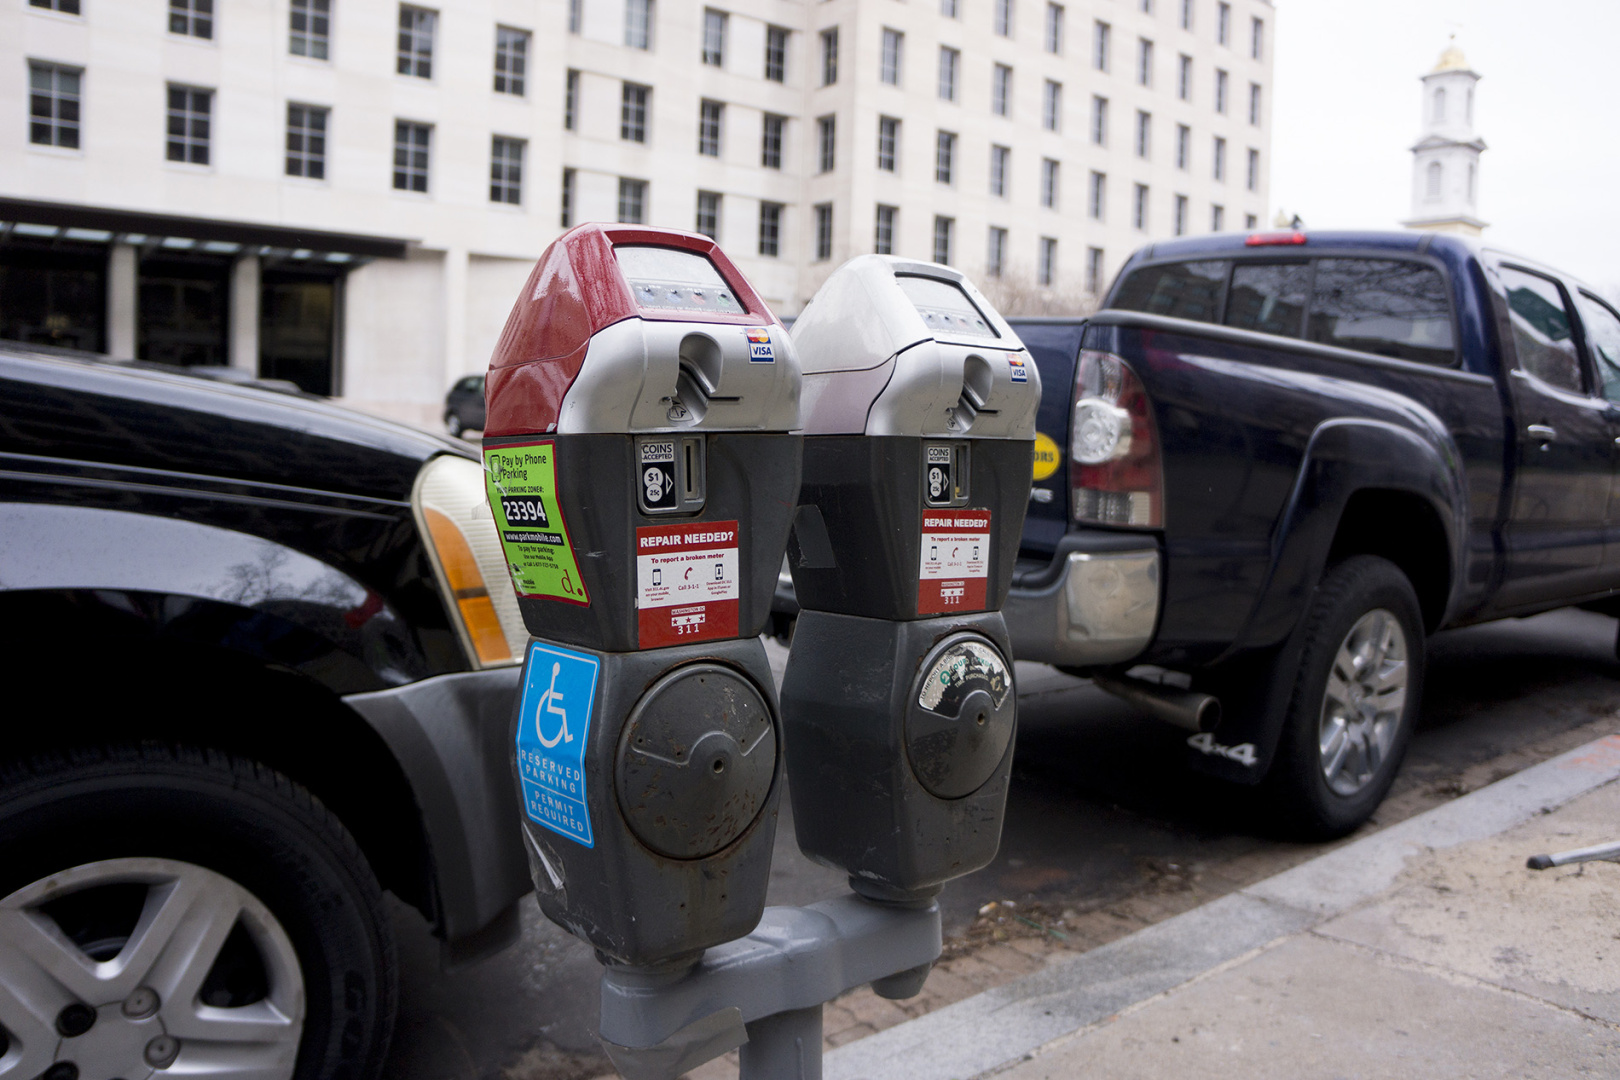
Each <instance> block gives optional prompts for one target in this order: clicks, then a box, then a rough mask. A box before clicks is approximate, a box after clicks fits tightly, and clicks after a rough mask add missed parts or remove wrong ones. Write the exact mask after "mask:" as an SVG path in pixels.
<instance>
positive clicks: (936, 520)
mask: <svg viewBox="0 0 1620 1080" xmlns="http://www.w3.org/2000/svg"><path fill="white" fill-rule="evenodd" d="M919 546H920V548H921V551H920V560H921V564H920V565H919V567H918V569H917V614H919V615H949V614H951V613H952V612H957V611H983V610H984V609H985V608H986V607H987V606H988V605H987V604H986V600H987V598H988V593H989V590H988V585H989V581H990V511H988V510H927V511H924V512H923V517H922V543H921V544H920V545H919Z"/></svg>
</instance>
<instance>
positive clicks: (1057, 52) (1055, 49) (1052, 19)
mask: <svg viewBox="0 0 1620 1080" xmlns="http://www.w3.org/2000/svg"><path fill="white" fill-rule="evenodd" d="M1046 51H1047V52H1049V53H1051V54H1052V55H1053V56H1061V55H1063V5H1062V4H1047V5H1046Z"/></svg>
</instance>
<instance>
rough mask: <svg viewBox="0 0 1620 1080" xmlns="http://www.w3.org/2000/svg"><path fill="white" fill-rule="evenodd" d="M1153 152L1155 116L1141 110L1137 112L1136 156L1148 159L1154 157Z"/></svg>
mask: <svg viewBox="0 0 1620 1080" xmlns="http://www.w3.org/2000/svg"><path fill="white" fill-rule="evenodd" d="M1152 150H1153V116H1152V114H1151V113H1145V112H1143V111H1142V110H1141V109H1138V110H1136V156H1137V157H1139V158H1146V157H1150V156H1151V155H1152Z"/></svg>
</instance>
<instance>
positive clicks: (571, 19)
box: [568, 0, 585, 34]
mask: <svg viewBox="0 0 1620 1080" xmlns="http://www.w3.org/2000/svg"><path fill="white" fill-rule="evenodd" d="M584 22H585V0H568V32H569V33H570V34H577V33H579V28H580V26H581V25H582V24H583V23H584Z"/></svg>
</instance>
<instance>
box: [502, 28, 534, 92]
mask: <svg viewBox="0 0 1620 1080" xmlns="http://www.w3.org/2000/svg"><path fill="white" fill-rule="evenodd" d="M528 66H529V32H528V31H527V30H515V29H513V28H512V27H510V26H497V27H496V28H495V92H496V93H497V94H515V95H516V96H518V97H522V96H523V80H524V77H525V76H526V75H527V74H528Z"/></svg>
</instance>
